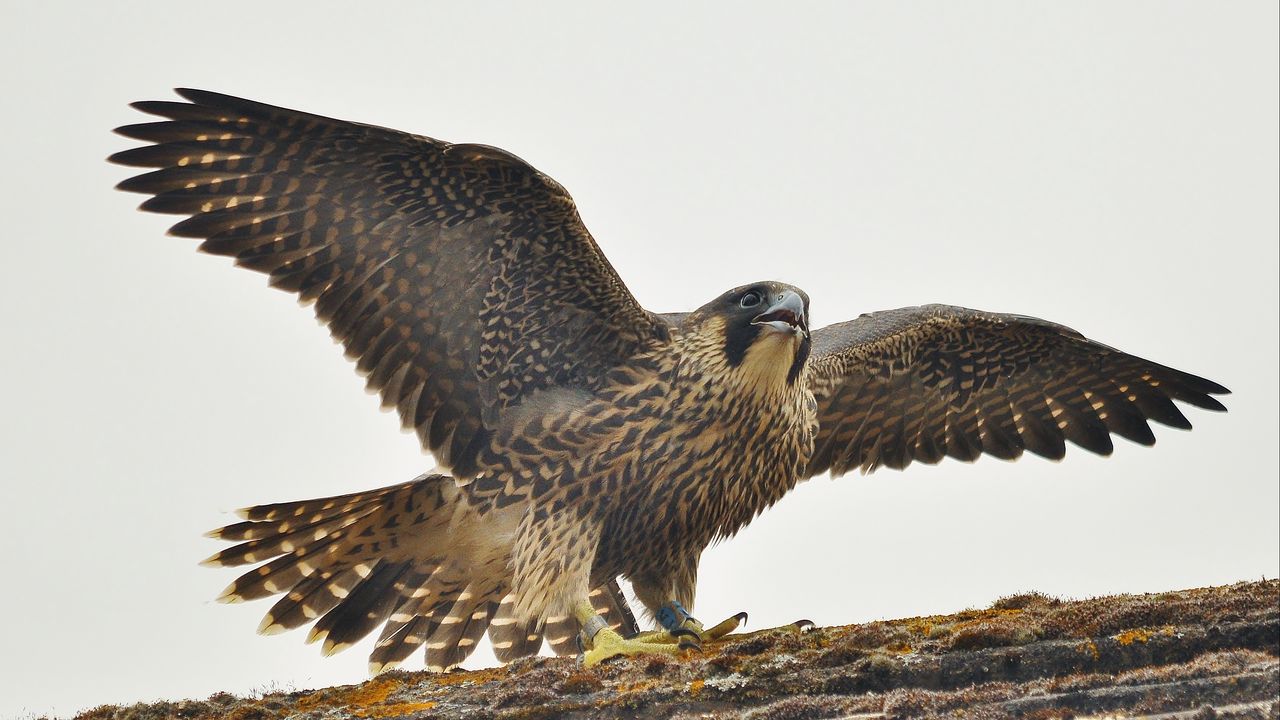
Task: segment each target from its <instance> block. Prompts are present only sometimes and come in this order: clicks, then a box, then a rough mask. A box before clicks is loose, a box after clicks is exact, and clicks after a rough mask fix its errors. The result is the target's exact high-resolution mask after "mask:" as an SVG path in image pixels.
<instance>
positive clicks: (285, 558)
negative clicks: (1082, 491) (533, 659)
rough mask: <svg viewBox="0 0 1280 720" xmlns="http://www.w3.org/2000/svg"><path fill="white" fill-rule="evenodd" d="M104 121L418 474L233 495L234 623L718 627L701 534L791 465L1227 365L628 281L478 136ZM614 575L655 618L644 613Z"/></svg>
mask: <svg viewBox="0 0 1280 720" xmlns="http://www.w3.org/2000/svg"><path fill="white" fill-rule="evenodd" d="M178 94H179V95H181V97H182V98H183V99H184V100H185V102H169V101H155V102H139V103H136V104H134V107H135V108H137V109H138V110H140V111H142V112H145V113H149V114H151V115H155V116H159V117H160V118H163V119H162V120H160V121H158V122H148V123H142V124H136V125H128V126H125V127H122V128H119V129H118V130H117V132H119V133H120V134H121V135H124V136H126V137H129V138H133V139H136V140H141V141H144V142H146V143H147V144H146V145H144V146H142V147H138V148H135V149H131V150H125V151H123V152H120V153H117V154H115V155H113V156H112V157H111V158H110V159H111V161H112V162H115V163H119V164H121V165H126V166H132V167H139V168H149V169H150V170H149V171H148V172H145V173H144V174H141V175H137V176H136V177H132V178H129V179H127V180H125V181H123V182H122V183H120V185H119V187H120V189H122V190H127V191H130V192H138V193H144V194H146V195H149V196H150V197H149V198H148V199H147V200H146V201H145V202H144V203H143V204H142V209H144V210H149V211H152V212H158V213H172V214H176V215H182V216H185V218H184V219H183V220H181V221H180V222H178V223H177V224H176V225H174V226H173V228H172V230H171V232H172V234H174V235H177V236H179V237H188V238H199V239H201V240H203V242H202V243H201V244H200V249H201V250H203V251H205V252H209V253H213V254H216V255H226V256H230V257H233V258H235V262H236V264H237V265H243V266H245V267H247V268H250V269H252V270H257V271H259V272H262V273H265V274H267V275H268V276H269V277H270V283H271V284H272V285H273V286H276V287H279V288H282V289H284V290H287V291H290V292H292V293H295V294H297V296H298V297H299V298H300V299H301V300H302V301H303V302H305V303H308V304H313V305H314V308H315V313H316V315H317V316H318V317H319V318H320V319H321V320H322V321H323V322H324V323H325V324H327V325H328V327H329V330H330V332H331V333H332V334H333V336H334V337H335V338H336V339H337V340H338V341H340V342H341V343H342V345H343V346H344V348H345V350H346V353H347V356H348V357H349V358H350V359H352V360H353V361H355V363H356V367H357V369H358V371H359V372H361V373H362V374H364V375H365V376H366V378H367V383H368V386H369V388H371V389H372V390H375V391H377V392H378V393H379V394H380V395H381V398H382V404H383V406H384V407H386V408H395V409H396V411H398V413H399V416H400V418H401V420H402V421H403V424H404V426H405V427H406V428H410V429H412V430H413V431H415V432H416V434H417V436H418V437H419V438H420V439H421V442H422V445H423V447H424V448H425V449H426V450H428V451H430V452H431V453H432V454H433V455H434V457H435V458H436V460H437V461H438V463H439V465H440V466H441V467H442V468H444V469H445V471H446V472H447V473H448V474H447V475H446V474H426V475H423V476H420V477H418V478H416V479H414V480H411V481H409V482H406V483H402V484H399V485H392V486H390V487H385V488H382V489H378V490H370V491H364V492H357V493H353V494H350V495H342V496H337V497H329V498H320V499H316V500H303V501H299V502H286V503H278V504H270V505H259V506H256V507H250V508H247V509H244V510H242V511H240V512H241V515H242V517H243V518H244V521H243V522H238V523H235V524H232V525H228V526H227V527H223V528H220V529H217V530H214V531H213V532H212V533H210V534H211V535H212V536H213V537H216V538H221V539H223V540H228V541H232V542H234V543H237V544H236V545H234V546H232V547H230V548H229V549H226V550H223V551H221V552H219V553H217V554H215V555H214V556H212V557H211V558H209V559H208V560H207V561H206V562H207V563H208V564H210V565H215V566H224V565H243V564H254V565H256V567H254V568H253V569H252V570H250V571H249V572H247V573H245V574H244V575H242V576H241V577H239V578H238V579H237V580H235V582H233V583H232V584H231V585H230V586H229V587H228V588H227V589H226V590H225V591H224V592H223V594H222V596H221V598H220V599H222V600H224V601H227V602H239V601H243V600H253V599H258V598H264V597H269V596H274V595H283V597H282V598H280V600H279V601H278V602H276V603H275V605H274V606H273V607H272V608H271V609H270V611H269V612H268V613H267V615H266V617H265V618H264V620H263V622H262V625H261V626H260V628H259V630H260V631H261V632H263V633H275V632H281V631H284V630H287V629H291V628H297V627H299V626H302V625H307V624H313V629H312V631H311V634H310V638H309V639H310V640H323V643H324V651H325V652H326V653H332V652H336V651H338V650H340V649H342V648H344V647H347V646H349V645H350V644H352V643H354V642H355V641H357V640H359V639H360V638H362V637H364V636H366V635H368V634H369V633H370V632H372V631H373V630H375V629H377V628H378V627H381V628H382V630H381V635H380V637H379V639H378V641H377V644H376V646H375V649H374V651H373V654H372V656H371V658H370V664H371V668H372V669H373V670H374V671H378V670H381V669H384V668H386V667H390V666H393V665H394V664H396V663H398V662H401V661H402V660H404V659H405V658H406V657H407V656H408V655H409V654H411V653H412V652H413V651H414V650H415V649H416V648H419V647H425V649H426V653H425V654H426V662H427V665H428V666H429V667H432V668H448V667H451V666H454V665H456V664H458V663H459V662H461V661H462V660H463V659H465V658H466V657H467V655H468V654H470V652H471V651H472V650H473V649H474V648H475V646H476V643H477V642H478V641H479V640H480V639H481V638H482V636H483V635H484V634H485V632H486V631H487V632H488V634H489V637H490V639H491V640H492V642H493V647H494V650H495V652H496V654H497V656H498V658H499V659H501V660H504V661H507V660H511V659H514V658H518V657H521V656H524V655H530V654H533V653H536V652H537V651H538V650H539V649H540V648H541V646H542V643H543V641H544V639H545V640H546V641H547V642H548V643H549V644H550V645H551V647H552V648H553V649H554V650H556V651H557V652H562V653H564V652H571V651H573V650H574V649H575V648H576V647H577V646H578V645H579V644H581V645H582V647H583V648H584V650H585V656H584V659H585V661H586V662H587V663H588V664H593V663H596V662H600V661H601V660H604V659H607V658H610V657H613V656H616V655H631V654H636V653H646V652H654V653H676V652H681V651H682V650H684V649H685V648H689V647H697V646H699V645H700V644H702V643H707V642H712V641H716V640H718V639H721V638H722V637H724V636H725V635H726V634H727V633H730V632H732V631H733V630H734V629H736V627H737V626H738V624H739V623H740V621H741V620H742V619H743V618H742V616H741V615H738V616H734V617H732V618H729V619H728V620H726V621H724V622H722V623H720V624H718V625H715V626H712V627H704V626H703V625H702V624H701V623H699V622H698V621H697V620H696V619H694V618H693V617H692V615H691V614H690V613H691V611H692V610H693V607H694V591H695V587H696V579H697V572H698V562H699V558H700V555H701V553H702V551H703V549H705V548H706V547H707V546H708V545H709V544H710V543H712V542H714V541H715V540H717V539H720V538H726V537H728V536H731V535H733V534H734V533H735V532H737V531H738V530H739V529H741V528H742V527H744V526H745V525H746V524H747V523H749V522H750V521H751V520H752V518H754V517H755V516H756V515H757V514H758V513H760V512H762V511H763V510H764V509H765V508H768V507H769V506H770V505H772V504H774V503H775V502H777V501H778V500H779V499H780V498H781V497H782V496H783V495H785V494H786V493H787V491H789V490H791V489H792V488H793V487H795V485H796V484H797V483H799V482H800V481H802V480H804V479H806V478H809V477H812V476H814V475H818V474H821V473H825V472H831V473H832V474H834V475H839V474H841V473H845V472H847V471H849V470H852V469H855V468H856V469H859V470H862V471H863V472H869V471H871V470H874V469H876V468H878V467H882V466H883V467H889V468H895V469H901V468H905V467H906V466H907V465H909V464H911V463H912V462H921V463H937V462H939V461H941V460H942V459H943V458H944V457H952V458H956V459H958V460H965V461H972V460H975V459H976V458H977V457H978V456H979V455H981V454H983V453H986V454H989V455H994V456H996V457H1000V458H1005V459H1014V458H1017V457H1019V456H1020V455H1021V454H1022V453H1023V452H1024V451H1030V452H1032V453H1034V454H1036V455H1040V456H1042V457H1046V458H1052V459H1057V458H1061V457H1062V456H1063V454H1064V452H1065V443H1066V441H1068V440H1069V441H1071V442H1072V443H1073V444H1075V445H1078V446H1080V447H1082V448H1084V449H1086V450H1089V451H1092V452H1095V453H1098V454H1101V455H1106V454H1109V453H1110V452H1111V450H1112V440H1111V434H1113V433H1114V434H1116V435H1119V436H1120V437H1123V438H1126V439H1128V440H1132V441H1134V442H1137V443H1140V444H1143V445H1150V444H1152V443H1153V442H1154V441H1155V438H1154V436H1153V435H1152V432H1151V429H1150V427H1149V426H1148V424H1147V423H1148V421H1149V420H1154V421H1156V422H1159V423H1163V424H1165V425H1171V426H1173V427H1178V428H1189V427H1191V425H1190V423H1189V422H1188V421H1187V419H1186V418H1185V417H1184V416H1183V414H1182V412H1181V411H1180V410H1179V409H1178V407H1177V406H1176V405H1175V404H1174V402H1173V401H1175V400H1177V401H1181V402H1185V403H1189V404H1191V405H1195V406H1197V407H1201V408H1206V409H1210V410H1223V409H1224V407H1223V406H1222V404H1221V403H1219V402H1218V401H1217V400H1216V399H1214V398H1213V397H1211V396H1212V395H1215V394H1224V393H1226V392H1227V390H1226V388H1224V387H1222V386H1221V385H1218V384H1217V383H1214V382H1211V381H1209V380H1205V379H1203V378H1200V377H1196V376H1194V375H1190V374H1188V373H1185V372H1182V371H1179V370H1175V369H1172V368H1169V367H1165V366H1163V365H1159V364H1157V363H1154V362H1150V361H1148V360H1143V359H1141V358H1138V357H1134V356H1132V355H1128V354H1126V353H1124V352H1121V351H1119V350H1116V349H1114V348H1111V347H1108V346H1106V345H1102V344H1099V343H1096V342H1093V341H1091V340H1089V339H1087V338H1085V337H1084V336H1083V335H1081V334H1080V333H1078V332H1076V331H1074V330H1072V329H1070V328H1067V327H1064V326H1062V325H1057V324H1055V323H1051V322H1046V321H1044V320H1038V319H1036V318H1031V317H1025V316H1021V315H1006V314H999V313H991V312H982V311H977V310H968V309H965V308H960V307H951V306H946V305H926V306H922V307H910V308H903V309H899V310H889V311H885V312H875V313H871V314H867V315H862V316H860V317H858V318H856V319H854V320H850V321H848V322H844V323H839V324H837V325H832V326H830V327H825V328H821V329H817V330H811V329H810V327H809V298H808V296H807V295H806V294H805V293H804V292H803V291H801V290H799V289H798V288H795V287H792V286H789V285H785V284H782V283H778V282H756V283H752V284H749V285H743V286H741V287H737V288H734V289H732V290H729V291H727V292H724V293H722V294H720V295H719V296H718V297H716V298H715V299H713V300H711V301H710V302H708V303H707V304H705V305H703V306H702V307H700V308H698V309H697V310H694V311H692V312H689V313H679V314H655V313H652V312H649V311H647V310H645V309H644V308H643V307H641V306H640V304H639V303H638V302H637V301H636V299H635V298H634V297H632V295H631V293H630V292H628V291H627V288H626V286H625V285H623V283H622V280H621V279H620V278H619V277H618V275H617V273H616V272H615V271H614V269H613V267H612V266H611V265H610V264H609V262H608V261H607V260H606V259H605V257H604V255H603V254H602V253H601V252H600V249H599V248H598V247H597V246H596V243H595V241H594V240H593V239H592V237H591V235H590V233H588V232H587V229H586V228H585V227H584V226H583V224H582V221H581V219H580V218H579V217H578V212H577V210H576V209H575V206H574V203H573V200H572V199H571V198H570V197H569V194H568V193H567V192H566V191H565V190H564V188H562V187H561V186H560V185H559V184H557V183H556V182H555V181H554V180H552V179H551V178H549V177H547V176H546V175H543V174H542V173H540V172H538V171H537V170H535V169H534V168H532V167H530V166H529V165H528V164H527V163H525V162H524V161H522V160H521V159H520V158H518V157H516V156H514V155H512V154H510V153H508V152H505V151H503V150H499V149H497V148H493V147H488V146H485V145H472V144H451V143H447V142H443V141H440V140H435V139H432V138H429V137H424V136H421V135H411V134H408V133H404V132H399V131H396V130H390V129H387V128H382V127H376V126H372V125H364V124H359V123H353V122H345V121H341V120H334V119H331V118H327V117H321V116H318V115H311V114H308V113H303V112H298V111H294V110H287V109H284V108H279V107H274V106H271V105H265V104H262V103H257V102H251V101H248V100H243V99H239V98H235V97H230V96H227V95H221V94H217V93H212V92H207V91H201V90H185V89H184V90H178ZM619 578H624V579H627V580H629V581H630V583H631V585H632V587H633V589H634V592H635V596H636V598H637V599H638V601H639V602H640V604H641V605H643V606H644V609H645V610H647V611H648V613H650V614H651V615H652V616H653V617H654V618H655V619H656V620H657V621H658V625H659V628H658V629H655V630H651V631H647V632H644V633H639V632H638V627H637V624H636V621H635V619H634V617H633V616H632V614H631V612H630V610H629V608H628V607H627V602H626V600H625V598H624V597H623V595H622V594H621V592H620V591H619V585H618V579H619Z"/></svg>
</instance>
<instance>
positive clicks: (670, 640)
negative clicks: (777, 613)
mask: <svg viewBox="0 0 1280 720" xmlns="http://www.w3.org/2000/svg"><path fill="white" fill-rule="evenodd" d="M746 622H747V614H746V613H744V612H740V613H738V614H736V615H734V616H732V617H730V618H728V619H726V620H724V621H723V622H720V623H718V624H716V625H713V626H711V627H709V628H704V627H702V623H700V622H698V621H697V620H695V619H693V618H691V617H690V618H686V619H685V620H684V622H682V623H680V625H679V626H678V627H676V628H675V629H673V630H648V631H646V632H642V633H639V634H637V635H636V636H635V637H634V638H632V639H633V640H639V641H641V642H646V643H660V644H666V645H672V644H674V645H677V646H679V647H682V648H688V649H692V650H701V649H702V646H704V645H709V644H712V643H719V642H737V641H739V640H747V639H750V638H753V637H758V636H760V635H769V634H772V633H776V632H786V633H805V632H808V631H810V630H812V629H813V622H812V621H811V620H797V621H795V622H793V623H789V624H787V625H780V626H778V627H774V628H766V629H764V630H755V631H752V632H749V633H738V634H736V635H735V634H731V633H733V631H734V630H737V629H738V628H739V627H741V626H742V625H743V624H744V623H746Z"/></svg>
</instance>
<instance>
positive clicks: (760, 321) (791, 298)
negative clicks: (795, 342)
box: [751, 291, 809, 336]
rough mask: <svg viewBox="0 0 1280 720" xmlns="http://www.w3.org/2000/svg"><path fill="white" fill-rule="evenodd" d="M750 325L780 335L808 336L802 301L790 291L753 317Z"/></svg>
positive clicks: (807, 325)
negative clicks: (779, 333) (762, 327)
mask: <svg viewBox="0 0 1280 720" xmlns="http://www.w3.org/2000/svg"><path fill="white" fill-rule="evenodd" d="M751 324H752V325H763V326H765V327H767V328H769V329H770V330H774V331H776V332H781V333H787V334H792V333H794V334H796V335H806V336H807V335H808V334H809V324H808V321H807V320H806V318H805V313H804V300H802V299H801V298H800V296H799V295H797V294H795V293H793V292H790V291H787V292H784V293H783V294H782V296H781V297H779V298H778V299H777V300H775V301H774V303H773V305H771V306H770V307H769V309H768V310H765V311H764V312H762V313H760V314H759V315H757V316H755V318H754V319H752V321H751Z"/></svg>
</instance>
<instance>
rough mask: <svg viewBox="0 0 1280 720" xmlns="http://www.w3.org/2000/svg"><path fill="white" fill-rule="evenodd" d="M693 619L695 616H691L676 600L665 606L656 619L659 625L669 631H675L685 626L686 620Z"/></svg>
mask: <svg viewBox="0 0 1280 720" xmlns="http://www.w3.org/2000/svg"><path fill="white" fill-rule="evenodd" d="M692 618H693V616H692V615H690V614H689V611H688V610H685V609H684V606H683V605H681V604H680V603H679V602H677V601H675V600H672V601H671V602H669V603H667V604H666V605H663V606H662V609H661V610H659V611H658V614H657V616H656V617H655V619H656V620H657V621H658V624H659V625H661V626H662V627H663V628H665V629H667V630H675V629H676V628H678V627H680V626H681V625H683V624H684V621H685V620H690V619H692Z"/></svg>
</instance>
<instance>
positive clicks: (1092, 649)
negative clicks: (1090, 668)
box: [1080, 640, 1102, 662]
mask: <svg viewBox="0 0 1280 720" xmlns="http://www.w3.org/2000/svg"><path fill="white" fill-rule="evenodd" d="M1080 649H1081V650H1083V651H1084V652H1087V653H1089V654H1090V655H1092V656H1093V659H1094V661H1095V662H1096V661H1097V660H1098V659H1099V658H1100V657H1102V654H1101V653H1099V652H1098V644H1097V643H1095V642H1094V641H1092V640H1085V641H1084V642H1083V643H1081V644H1080Z"/></svg>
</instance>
